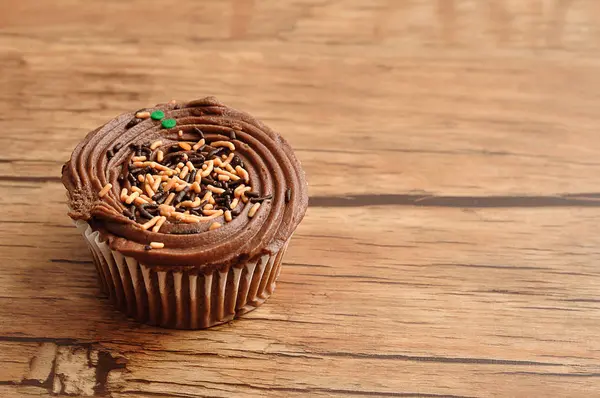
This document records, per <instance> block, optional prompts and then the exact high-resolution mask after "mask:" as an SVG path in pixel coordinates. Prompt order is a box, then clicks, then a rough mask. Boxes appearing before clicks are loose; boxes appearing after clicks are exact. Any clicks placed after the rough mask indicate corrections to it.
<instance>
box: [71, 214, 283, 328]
mask: <svg viewBox="0 0 600 398" xmlns="http://www.w3.org/2000/svg"><path fill="white" fill-rule="evenodd" d="M76 226H77V228H78V229H79V230H80V231H81V232H82V233H83V236H84V237H85V238H86V241H87V243H88V245H89V247H90V251H91V252H92V256H93V257H94V264H95V266H96V269H97V271H98V277H99V280H100V288H101V290H102V291H103V293H105V294H106V295H108V298H109V300H110V301H111V302H112V303H113V304H114V305H115V306H116V307H117V308H118V309H119V310H120V311H122V312H124V313H126V314H127V315H128V316H131V317H133V318H135V319H136V320H138V321H140V322H143V323H147V324H150V325H157V326H161V327H167V328H175V329H204V328H208V327H211V326H214V325H218V324H220V323H224V322H228V321H230V320H232V319H233V318H235V317H238V316H239V315H242V314H245V313H247V312H249V311H252V310H253V309H255V308H256V307H258V306H260V305H261V304H262V303H263V302H264V301H265V300H267V299H268V298H269V296H271V294H272V293H273V291H274V290H275V282H276V280H277V278H278V277H279V273H280V271H281V260H282V258H283V255H284V254H285V251H286V249H287V245H288V243H289V239H288V242H286V243H285V245H284V246H283V247H282V248H281V250H280V251H279V252H277V253H274V254H273V255H263V256H260V257H258V258H254V259H252V260H249V261H247V262H245V263H243V264H237V265H234V266H232V267H230V268H228V269H226V270H222V271H214V272H211V273H208V274H202V273H200V274H191V273H188V272H182V271H154V270H152V269H151V268H150V267H147V266H145V265H144V264H140V263H139V262H138V261H137V260H135V259H134V258H131V257H127V256H123V255H122V254H121V253H119V252H117V251H114V250H111V249H110V247H109V246H108V244H107V243H106V242H102V241H101V240H100V238H99V236H100V234H99V233H98V232H94V231H93V230H92V228H91V227H90V226H89V225H88V224H87V223H86V222H84V221H77V222H76Z"/></svg>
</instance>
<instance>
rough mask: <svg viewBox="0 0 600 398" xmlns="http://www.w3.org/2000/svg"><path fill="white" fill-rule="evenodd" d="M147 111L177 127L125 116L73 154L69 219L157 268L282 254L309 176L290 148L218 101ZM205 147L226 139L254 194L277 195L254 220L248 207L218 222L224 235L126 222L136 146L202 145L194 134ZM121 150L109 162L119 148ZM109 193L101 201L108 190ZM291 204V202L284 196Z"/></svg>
mask: <svg viewBox="0 0 600 398" xmlns="http://www.w3.org/2000/svg"><path fill="white" fill-rule="evenodd" d="M144 110H145V111H150V112H153V111H156V110H162V111H163V112H164V113H165V117H166V118H169V119H175V120H176V121H177V125H176V126H175V127H174V128H171V129H165V128H163V127H162V126H161V122H160V121H157V120H153V119H144V120H140V119H136V118H135V114H136V113H135V112H129V113H124V114H122V115H120V116H118V117H116V118H115V119H113V120H111V121H109V122H108V123H106V124H105V125H104V126H102V127H100V128H98V129H96V130H94V131H92V132H91V133H89V134H88V135H87V137H86V138H85V139H84V140H83V141H82V142H81V143H80V144H79V145H77V147H76V148H75V150H74V151H73V154H72V155H71V159H70V160H69V161H68V162H67V163H66V164H65V165H64V167H63V173H62V181H63V184H64V185H65V187H66V188H67V191H68V198H69V206H70V208H71V211H70V212H69V216H70V217H71V218H73V219H74V220H84V221H87V222H88V223H89V224H90V225H91V226H92V228H93V229H94V230H95V231H99V232H100V234H101V237H102V238H103V239H105V240H107V241H108V242H109V245H110V247H111V249H113V250H116V251H118V252H120V253H122V254H124V255H126V256H131V257H133V258H135V259H136V260H138V261H139V262H141V263H143V264H145V265H148V266H151V267H156V268H159V269H160V268H168V269H169V270H173V268H182V269H185V270H188V271H206V272H208V271H213V270H215V269H218V268H223V269H225V268H226V267H228V266H231V265H234V264H235V263H238V262H242V261H244V260H247V259H250V258H254V257H256V256H258V255H261V254H264V253H275V252H277V251H278V250H279V249H280V248H281V247H282V246H283V245H284V244H285V242H286V241H287V240H288V239H289V238H290V237H291V235H292V233H293V232H294V230H295V228H296V227H297V226H298V224H299V223H300V221H301V220H302V218H303V217H304V214H305V212H306V208H307V205H308V195H307V185H306V180H305V177H304V172H303V170H302V168H301V166H300V163H299V161H298V160H297V159H296V157H295V156H294V153H293V151H292V148H291V147H290V145H289V144H288V143H287V142H286V141H285V140H284V139H283V138H282V137H281V136H279V135H278V134H277V133H275V132H274V131H273V130H271V129H270V128H268V127H267V126H265V125H264V124H262V123H261V122H260V121H258V120H256V119H255V118H253V117H252V116H250V115H248V114H247V113H244V112H240V111H237V110H234V109H231V108H229V107H227V106H225V105H223V104H222V103H220V102H219V101H217V99H215V98H214V97H207V98H204V99H200V100H197V101H192V102H188V103H185V104H174V103H168V104H159V105H157V106H156V107H153V108H148V109H144ZM195 127H197V128H199V129H200V130H201V131H202V132H203V133H204V135H205V136H206V138H207V140H211V141H217V140H220V139H229V137H230V134H231V131H232V130H233V131H234V133H235V139H234V140H232V142H233V143H234V144H235V146H236V154H237V155H238V156H239V157H240V158H241V160H242V161H243V163H244V164H245V167H246V170H247V171H248V173H249V174H250V181H251V183H252V186H253V190H254V191H255V192H259V193H260V194H261V195H269V194H271V195H273V198H272V199H270V200H267V201H264V202H263V203H262V205H261V208H260V209H259V211H258V212H257V213H256V215H255V216H254V217H252V218H250V217H248V211H249V209H250V207H251V204H250V203H248V204H246V205H245V206H244V208H243V210H242V211H241V213H240V215H239V216H238V217H237V218H235V219H234V220H233V221H232V222H229V223H226V222H225V221H224V220H223V217H222V216H221V217H220V218H217V219H214V220H212V221H218V222H220V223H221V224H222V227H221V228H218V229H214V230H209V226H210V225H211V222H212V221H211V222H200V223H197V224H178V223H166V224H165V226H164V227H163V228H161V230H160V232H152V231H151V230H144V229H142V228H141V227H140V224H138V223H136V222H135V221H133V220H131V219H129V218H127V217H126V216H124V215H123V210H124V209H126V207H125V206H126V205H125V204H123V203H122V202H121V200H120V192H121V189H122V188H123V187H128V186H129V185H128V184H129V183H128V182H127V181H126V180H125V181H122V180H121V179H119V176H120V175H121V174H122V173H123V168H124V167H126V165H127V163H128V161H129V159H130V157H131V155H132V149H131V145H132V144H134V145H139V144H142V145H144V144H150V143H152V142H154V141H157V140H160V141H162V142H163V144H162V145H163V146H164V147H168V146H172V145H177V142H178V141H180V140H181V139H180V138H179V137H178V135H177V132H178V131H179V130H182V131H183V133H184V137H183V139H184V140H188V141H197V140H198V139H199V138H198V136H197V135H195V134H196V133H195V132H194V131H197V130H194V128H195ZM115 146H116V148H117V150H116V151H114V155H113V154H112V152H113V150H114V148H115ZM108 183H111V184H112V189H111V190H110V191H109V192H108V194H106V195H105V196H103V197H102V198H100V197H99V192H100V191H101V190H102V188H103V187H104V186H106V184H108ZM288 189H291V196H289V197H288V199H289V201H288V200H286V191H287V190H288ZM150 242H163V243H164V244H165V247H164V248H163V249H159V250H145V246H146V245H148V244H149V243H150Z"/></svg>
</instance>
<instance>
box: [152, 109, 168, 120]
mask: <svg viewBox="0 0 600 398" xmlns="http://www.w3.org/2000/svg"><path fill="white" fill-rule="evenodd" d="M150 117H151V118H152V119H154V120H162V119H164V118H165V113H164V112H163V111H154V112H152V114H151V115H150Z"/></svg>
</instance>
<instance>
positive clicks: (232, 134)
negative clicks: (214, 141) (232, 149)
mask: <svg viewBox="0 0 600 398" xmlns="http://www.w3.org/2000/svg"><path fill="white" fill-rule="evenodd" d="M229 139H231V140H235V139H236V136H235V131H233V130H231V131H230V132H229Z"/></svg>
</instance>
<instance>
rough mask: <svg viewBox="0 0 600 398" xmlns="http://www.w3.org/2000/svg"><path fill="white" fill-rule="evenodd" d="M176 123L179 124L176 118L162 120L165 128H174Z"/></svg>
mask: <svg viewBox="0 0 600 398" xmlns="http://www.w3.org/2000/svg"><path fill="white" fill-rule="evenodd" d="M175 125H177V121H175V119H165V120H163V121H162V126H163V129H172V128H173V127H175Z"/></svg>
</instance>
